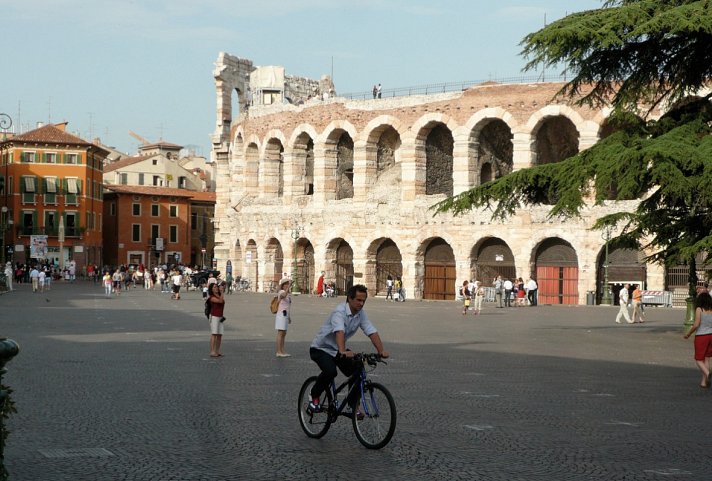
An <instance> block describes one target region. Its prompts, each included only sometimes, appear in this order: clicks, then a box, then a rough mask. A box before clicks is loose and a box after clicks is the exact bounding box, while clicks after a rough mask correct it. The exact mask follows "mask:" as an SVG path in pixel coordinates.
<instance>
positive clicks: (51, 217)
mask: <svg viewBox="0 0 712 481" xmlns="http://www.w3.org/2000/svg"><path fill="white" fill-rule="evenodd" d="M58 227H59V226H58V225H57V213H56V212H54V211H51V210H50V211H47V210H46V211H45V234H47V235H51V236H54V235H57V234H58V233H59V232H58Z"/></svg>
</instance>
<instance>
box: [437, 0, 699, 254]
mask: <svg viewBox="0 0 712 481" xmlns="http://www.w3.org/2000/svg"><path fill="white" fill-rule="evenodd" d="M711 33H712V0H706V1H683V0H677V1H674V0H618V1H607V2H604V5H603V8H601V9H599V10H591V11H586V12H581V13H575V14H572V15H569V16H567V17H565V18H563V19H561V20H559V21H557V22H555V23H552V24H551V25H549V26H547V27H545V28H544V29H542V30H540V31H538V32H536V33H533V34H530V35H528V36H527V37H525V39H524V41H523V45H524V50H523V53H524V54H525V55H526V56H528V58H530V59H531V61H530V62H529V64H528V66H527V68H529V69H531V68H535V67H536V66H537V65H541V64H542V63H545V64H547V65H561V64H564V65H566V68H567V70H568V71H569V72H570V73H573V74H574V78H573V79H572V80H571V81H570V82H568V83H567V84H566V85H565V86H564V87H563V88H562V89H561V91H560V92H559V93H558V94H557V96H558V97H559V98H565V99H567V100H570V101H572V102H575V103H578V104H580V105H591V106H593V107H600V106H603V105H611V106H612V107H613V109H614V110H613V113H612V115H611V117H610V119H609V122H610V123H611V125H612V126H613V127H614V133H613V134H612V135H610V136H608V137H606V138H605V139H603V140H601V141H600V142H598V143H597V144H596V145H594V146H593V147H591V148H590V149H587V150H585V151H582V152H580V153H579V154H577V155H575V156H573V157H571V158H569V159H566V160H564V161H562V162H558V163H554V164H545V165H540V166H535V167H532V168H529V169H523V170H519V171H516V172H513V173H511V174H509V175H507V176H504V177H502V178H499V179H497V180H494V181H492V182H488V183H485V184H483V185H481V186H478V187H475V188H473V189H471V190H469V191H467V192H464V193H462V194H460V195H456V196H454V197H451V198H449V199H446V200H445V201H443V202H441V203H439V204H437V205H435V206H434V209H435V210H436V212H452V213H454V214H456V215H457V214H461V213H463V212H465V211H468V210H470V209H473V208H487V209H490V210H492V213H493V218H494V219H505V218H507V217H509V216H511V215H512V214H514V213H515V212H516V211H517V210H518V209H520V208H521V207H522V206H523V205H549V206H550V207H551V209H550V212H549V215H550V216H551V217H571V216H578V215H579V214H580V213H581V210H582V209H583V208H584V207H586V205H587V202H593V203H594V204H595V205H601V204H603V203H605V202H606V201H607V199H614V200H631V199H640V202H639V204H638V205H637V208H636V209H635V210H633V211H631V212H619V213H615V214H611V215H607V216H604V217H602V218H600V219H598V220H597V221H596V223H595V225H594V226H593V227H594V228H602V227H604V226H607V225H617V226H619V227H621V226H622V227H623V230H622V235H621V236H620V238H619V239H617V240H618V241H620V242H625V243H627V244H632V245H637V246H639V247H644V248H650V249H652V251H653V252H654V254H653V255H652V256H651V260H653V261H660V262H672V263H676V262H679V261H680V260H681V259H683V260H690V259H692V258H693V257H694V256H695V255H696V254H698V253H700V252H705V253H707V254H709V253H710V252H712V210H711V207H712V136H711V135H710V133H712V105H711V104H710V95H707V96H704V97H690V96H691V95H693V94H696V93H698V92H702V91H704V89H705V86H706V85H707V84H708V82H709V80H710V74H711V73H712V72H710V70H711V69H712V35H711ZM663 101H664V102H666V103H667V104H673V103H675V102H676V101H678V102H677V104H678V105H679V106H680V107H679V108H675V109H673V110H671V111H670V112H668V113H667V114H666V115H664V116H663V117H661V118H660V119H657V120H651V119H648V118H647V113H649V111H650V110H651V109H652V108H653V107H654V106H656V105H660V104H661V102H663ZM641 110H642V111H643V113H641Z"/></svg>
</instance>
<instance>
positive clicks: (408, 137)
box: [402, 113, 458, 195]
mask: <svg viewBox="0 0 712 481" xmlns="http://www.w3.org/2000/svg"><path fill="white" fill-rule="evenodd" d="M437 126H444V128H446V129H447V130H449V135H450V140H449V141H447V142H446V144H447V143H449V142H452V144H453V145H452V149H450V148H449V146H446V147H448V148H447V151H449V152H450V155H449V157H450V158H446V159H445V163H446V164H449V172H450V179H449V180H447V179H445V177H446V173H445V172H439V173H437V172H435V171H434V170H432V169H433V165H431V166H430V168H431V175H437V178H438V179H440V178H442V180H443V185H440V187H441V188H442V189H441V190H443V191H444V192H447V190H448V187H449V190H450V193H451V194H452V186H453V179H452V177H453V164H454V158H453V157H454V141H455V132H456V131H457V129H458V124H457V122H455V121H454V120H453V119H451V118H450V117H448V116H447V115H444V114H440V113H430V114H425V115H423V116H422V117H420V118H419V119H418V120H417V121H416V122H414V123H413V125H412V126H411V128H410V130H409V131H408V132H407V133H406V134H404V135H403V136H402V140H403V143H404V144H405V145H406V146H408V147H410V146H411V145H412V148H413V158H414V162H415V168H414V174H415V179H414V181H415V183H414V187H415V192H414V193H415V194H416V195H423V194H429V193H430V191H429V189H428V187H427V184H428V180H427V177H428V176H427V170H428V162H427V159H428V148H427V145H428V137H429V135H430V134H431V132H432V131H433V129H434V128H435V127H437ZM440 132H441V134H440V135H442V132H443V130H442V128H441V131H440ZM433 140H434V139H433ZM411 142H412V143H411ZM431 157H432V158H435V157H438V156H437V155H431ZM445 157H448V156H447V154H446V156H445ZM445 169H447V166H445Z"/></svg>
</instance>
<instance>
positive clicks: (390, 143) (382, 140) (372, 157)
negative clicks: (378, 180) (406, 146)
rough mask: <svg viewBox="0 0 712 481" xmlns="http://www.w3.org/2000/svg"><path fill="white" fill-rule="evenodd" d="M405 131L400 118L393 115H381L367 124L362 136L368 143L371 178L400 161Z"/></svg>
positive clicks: (369, 173) (368, 173) (367, 156)
mask: <svg viewBox="0 0 712 481" xmlns="http://www.w3.org/2000/svg"><path fill="white" fill-rule="evenodd" d="M404 131H405V129H404V127H403V126H402V124H401V122H400V120H399V119H397V118H396V117H393V116H391V115H380V116H378V117H376V118H375V119H373V120H371V121H370V122H369V123H368V125H366V128H365V129H364V131H363V132H362V134H361V137H362V138H364V139H365V141H366V144H367V147H366V149H367V152H366V161H367V163H368V164H369V167H370V169H367V175H368V176H369V178H371V177H372V176H373V177H378V176H380V174H381V173H383V172H384V171H385V170H387V169H390V168H392V167H393V166H395V165H396V164H398V163H400V147H401V132H404Z"/></svg>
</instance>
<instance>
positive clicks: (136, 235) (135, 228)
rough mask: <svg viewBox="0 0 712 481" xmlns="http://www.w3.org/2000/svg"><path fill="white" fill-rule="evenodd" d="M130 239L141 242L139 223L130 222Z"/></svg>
mask: <svg viewBox="0 0 712 481" xmlns="http://www.w3.org/2000/svg"><path fill="white" fill-rule="evenodd" d="M131 241H132V242H141V224H131Z"/></svg>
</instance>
